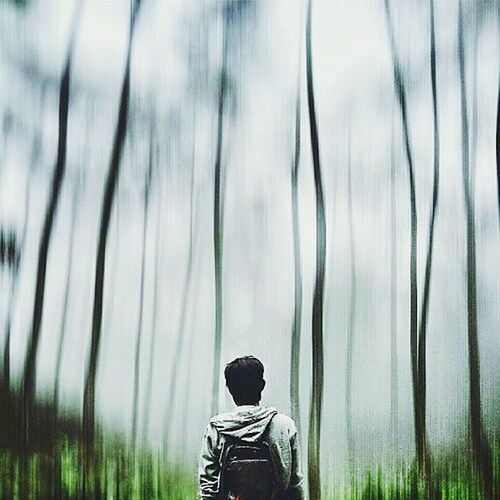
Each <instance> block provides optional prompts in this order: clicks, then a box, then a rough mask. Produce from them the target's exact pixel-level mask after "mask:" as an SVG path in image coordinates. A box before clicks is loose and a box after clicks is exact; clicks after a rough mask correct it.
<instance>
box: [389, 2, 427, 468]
mask: <svg viewBox="0 0 500 500" xmlns="http://www.w3.org/2000/svg"><path fill="white" fill-rule="evenodd" d="M385 10H386V18H387V25H388V31H389V38H390V46H391V53H392V61H393V71H394V86H395V90H396V96H397V99H398V102H399V108H400V112H401V121H402V124H403V136H404V147H405V154H406V159H407V162H408V180H409V188H410V356H411V372H412V388H413V417H414V424H415V449H416V455H417V465H418V469H419V473H420V474H425V468H426V463H427V462H428V461H427V455H428V452H427V443H426V440H425V435H424V434H423V432H422V430H423V429H422V425H421V414H422V413H421V403H420V391H419V384H418V382H419V379H418V327H417V320H418V318H417V315H418V308H417V205H416V197H415V176H414V168H413V155H412V152H411V146H410V131H409V125H408V116H407V104H406V89H405V84H404V81H403V75H402V73H401V66H400V63H399V60H398V56H397V52H396V44H395V41H394V31H393V28H392V21H391V13H390V5H389V0H385Z"/></svg>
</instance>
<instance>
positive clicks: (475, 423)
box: [458, 1, 493, 499]
mask: <svg viewBox="0 0 500 500" xmlns="http://www.w3.org/2000/svg"><path fill="white" fill-rule="evenodd" d="M458 8H459V14H458V16H459V24H458V62H459V71H460V102H461V114H462V183H463V192H464V202H465V216H466V238H467V334H468V350H469V401H470V403H469V405H470V408H469V412H470V413H469V415H470V438H471V445H472V452H473V458H474V462H475V464H476V466H477V468H478V470H479V472H480V474H481V476H482V480H483V485H484V495H485V498H488V499H490V498H493V469H492V455H491V448H490V444H489V442H488V438H487V436H486V433H485V431H484V427H483V421H482V410H481V380H480V360H479V341H478V321H477V283H476V228H475V208H474V184H473V180H474V179H473V177H472V176H471V173H470V163H469V162H470V158H469V119H468V110H467V91H466V83H465V50H464V18H463V5H462V1H460V2H459V7H458Z"/></svg>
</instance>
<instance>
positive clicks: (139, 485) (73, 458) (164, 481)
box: [0, 441, 500, 500]
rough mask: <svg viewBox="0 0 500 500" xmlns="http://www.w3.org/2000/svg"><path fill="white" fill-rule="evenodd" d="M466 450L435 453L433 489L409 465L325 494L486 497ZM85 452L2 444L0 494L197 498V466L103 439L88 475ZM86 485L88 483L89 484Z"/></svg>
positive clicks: (374, 498)
mask: <svg viewBox="0 0 500 500" xmlns="http://www.w3.org/2000/svg"><path fill="white" fill-rule="evenodd" d="M464 451H465V450H464ZM467 457H468V454H467V453H454V454H453V455H452V456H450V457H444V458H434V461H433V471H432V479H431V484H430V494H429V493H428V491H429V489H427V488H426V487H425V485H424V484H423V483H422V482H421V481H419V480H418V479H417V476H416V474H415V471H414V469H413V468H412V467H411V466H408V467H402V468H401V469H400V470H399V471H398V472H397V473H395V474H393V475H392V476H391V477H389V476H388V475H387V474H383V473H382V472H381V470H380V469H378V470H375V471H374V472H367V473H366V474H364V475H363V477H362V478H361V479H359V480H357V481H355V480H353V481H351V482H350V483H349V484H347V485H338V486H333V487H331V488H329V489H325V490H324V492H323V499H328V500H330V499H346V500H385V499H394V500H396V499H401V500H403V499H409V500H410V499H412V500H413V499H416V500H419V499H422V500H423V499H427V498H435V499H441V500H462V499H464V500H480V499H483V498H485V496H484V493H483V491H482V484H481V481H480V478H479V477H478V476H477V474H476V473H475V471H474V468H473V466H472V464H471V463H470V461H469V460H468V458H467ZM494 464H495V488H496V489H495V494H496V495H497V496H496V498H498V494H499V492H500V489H499V447H498V446H495V447H494ZM83 471H84V463H83V453H82V451H81V450H80V449H79V447H78V446H77V445H75V444H72V443H70V442H68V441H64V442H61V443H60V444H59V446H58V447H57V448H55V449H54V450H53V452H52V453H47V452H45V453H41V452H37V453H31V454H30V455H29V458H28V459H24V458H23V457H22V456H21V455H17V454H13V453H11V452H8V451H6V450H0V498H1V499H9V500H11V499H12V500H15V499H25V498H26V499H37V500H38V499H49V498H63V499H81V498H107V499H119V498H122V499H131V500H132V499H137V500H139V499H147V500H150V499H151V500H153V499H172V500H181V499H182V500H185V499H186V500H187V499H189V500H193V499H195V498H197V484H196V475H195V471H194V470H189V471H187V470H182V469H181V468H180V467H178V466H175V465H171V464H167V463H165V461H164V458H163V457H162V456H161V455H159V454H156V455H155V454H153V453H150V452H147V451H141V452H139V453H137V454H136V456H135V458H134V456H133V454H132V453H131V452H130V451H126V449H125V448H124V447H123V446H120V445H119V443H108V444H101V445H100V446H99V447H98V448H97V449H96V450H95V454H94V460H93V462H92V466H91V468H90V470H89V475H88V478H87V481H84V476H83V475H84V473H83ZM85 486H86V489H85Z"/></svg>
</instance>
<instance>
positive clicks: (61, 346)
mask: <svg viewBox="0 0 500 500" xmlns="http://www.w3.org/2000/svg"><path fill="white" fill-rule="evenodd" d="M77 190H78V185H76V186H75V188H74V190H73V203H72V207H71V219H70V224H71V226H70V230H69V245H68V260H67V263H66V282H65V284H64V303H63V308H62V319H61V327H60V331H59V342H58V346H57V355H56V368H55V373H54V389H53V396H52V404H53V406H54V415H55V417H57V410H58V408H59V383H60V376H61V365H62V356H63V350H64V341H65V337H66V330H67V326H68V325H67V323H68V305H69V295H70V286H71V269H72V267H73V247H74V244H75V226H76V214H77V205H78V194H77Z"/></svg>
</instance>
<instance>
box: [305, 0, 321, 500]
mask: <svg viewBox="0 0 500 500" xmlns="http://www.w3.org/2000/svg"><path fill="white" fill-rule="evenodd" d="M311 10H312V0H309V5H308V10H307V25H306V62H307V63H306V69H307V102H308V106H309V127H310V132H311V150H312V158H313V168H314V189H315V194H316V278H315V284H314V296H313V310H312V390H311V407H310V413H309V443H308V480H309V498H310V500H318V499H320V498H321V478H320V472H321V469H320V445H321V407H322V402H323V363H324V361H323V298H324V283H325V255H326V221H325V206H324V199H323V183H322V179H321V164H320V155H319V138H318V127H317V123H316V109H315V102H314V88H313V73H312V46H311Z"/></svg>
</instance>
